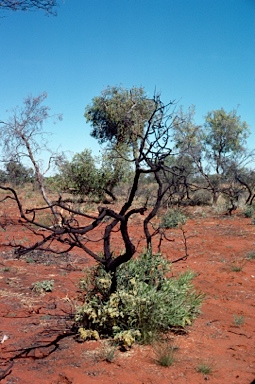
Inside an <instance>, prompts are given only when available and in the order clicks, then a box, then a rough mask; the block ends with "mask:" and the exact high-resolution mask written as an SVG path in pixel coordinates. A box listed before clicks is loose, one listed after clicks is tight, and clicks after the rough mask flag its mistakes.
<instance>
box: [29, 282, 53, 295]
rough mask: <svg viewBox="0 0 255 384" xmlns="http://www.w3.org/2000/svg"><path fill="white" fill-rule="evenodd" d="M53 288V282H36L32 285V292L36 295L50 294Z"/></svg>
mask: <svg viewBox="0 0 255 384" xmlns="http://www.w3.org/2000/svg"><path fill="white" fill-rule="evenodd" d="M53 287H54V280H43V281H37V282H35V283H33V284H32V290H33V292H36V293H37V294H42V293H44V292H52V290H53Z"/></svg>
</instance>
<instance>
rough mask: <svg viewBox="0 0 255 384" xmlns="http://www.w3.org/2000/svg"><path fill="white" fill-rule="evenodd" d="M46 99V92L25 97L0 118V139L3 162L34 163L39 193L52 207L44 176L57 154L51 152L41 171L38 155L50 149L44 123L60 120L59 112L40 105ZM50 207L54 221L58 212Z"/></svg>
mask: <svg viewBox="0 0 255 384" xmlns="http://www.w3.org/2000/svg"><path fill="white" fill-rule="evenodd" d="M46 98H47V94H46V93H42V94H41V95H39V96H38V97H32V96H30V97H28V98H26V99H25V100H24V107H23V108H20V109H19V108H16V109H15V110H14V111H13V115H12V116H11V117H10V119H9V121H7V122H4V121H0V124H1V125H0V139H1V142H2V149H3V159H2V161H5V162H8V161H10V160H12V161H13V160H16V161H21V159H24V158H26V159H29V161H30V162H31V164H32V166H33V169H34V172H35V177H36V181H37V183H38V186H39V189H40V192H41V195H42V197H43V199H44V201H45V202H46V204H47V206H52V204H51V201H50V200H49V198H48V196H47V193H46V191H45V187H44V180H43V177H44V174H45V173H46V172H47V171H48V170H49V168H50V166H51V163H52V161H53V159H54V158H55V157H56V156H57V155H56V153H55V154H53V153H51V155H50V158H49V161H48V165H47V168H46V169H45V170H44V171H42V162H41V160H40V159H38V158H37V156H38V154H39V153H40V152H41V151H42V150H47V151H49V149H48V147H47V141H46V139H45V132H44V131H43V124H44V123H45V122H46V121H47V120H50V119H54V118H55V119H61V115H51V114H50V108H49V107H47V106H44V105H42V104H43V102H44V100H45V99H46ZM50 152H51V151H50ZM51 209H52V213H53V214H54V215H55V220H54V222H56V221H57V215H56V213H55V211H54V208H53V207H52V208H51Z"/></svg>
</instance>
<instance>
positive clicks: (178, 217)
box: [160, 209, 187, 229]
mask: <svg viewBox="0 0 255 384" xmlns="http://www.w3.org/2000/svg"><path fill="white" fill-rule="evenodd" d="M186 221H187V217H186V216H185V215H184V213H182V212H181V211H180V210H179V209H172V210H169V211H168V212H166V213H165V214H164V215H163V217H162V219H161V223H160V227H161V228H165V229H169V228H177V227H178V226H179V225H184V224H185V223H186Z"/></svg>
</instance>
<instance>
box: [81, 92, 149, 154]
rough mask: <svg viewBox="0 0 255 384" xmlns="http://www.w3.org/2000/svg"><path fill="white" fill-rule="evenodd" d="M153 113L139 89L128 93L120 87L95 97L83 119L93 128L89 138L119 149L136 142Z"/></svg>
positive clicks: (147, 100)
mask: <svg viewBox="0 0 255 384" xmlns="http://www.w3.org/2000/svg"><path fill="white" fill-rule="evenodd" d="M153 111H154V103H153V101H152V100H150V99H148V98H147V96H146V94H145V91H144V89H143V88H142V87H140V88H136V87H133V88H132V89H130V90H129V89H126V88H122V87H120V86H119V87H108V88H107V89H106V90H104V91H103V92H102V93H101V96H98V97H94V99H93V100H92V104H91V105H88V106H87V107H86V109H85V114H84V116H85V118H86V120H87V122H89V123H91V125H92V131H91V136H92V137H94V138H96V139H97V140H98V141H99V143H101V144H103V143H110V144H111V145H113V146H115V147H116V146H117V147H120V146H125V145H131V146H132V145H134V144H135V143H136V141H137V140H138V138H139V137H140V136H141V135H142V134H143V130H144V125H145V123H146V122H147V121H148V119H149V118H150V117H151V115H152V113H153ZM122 149H123V148H122ZM125 149H127V148H125Z"/></svg>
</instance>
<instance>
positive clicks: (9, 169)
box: [5, 160, 34, 186]
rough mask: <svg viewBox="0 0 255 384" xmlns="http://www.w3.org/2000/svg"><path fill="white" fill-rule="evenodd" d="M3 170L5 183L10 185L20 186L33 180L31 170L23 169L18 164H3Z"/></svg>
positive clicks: (14, 162) (13, 162)
mask: <svg viewBox="0 0 255 384" xmlns="http://www.w3.org/2000/svg"><path fill="white" fill-rule="evenodd" d="M5 169H6V177H7V182H9V183H10V184H11V185H14V186H17V185H22V184H25V183H27V182H31V181H32V180H33V177H34V172H33V169H32V168H27V167H24V165H23V164H21V163H20V162H17V161H13V160H11V161H9V162H8V163H6V164H5Z"/></svg>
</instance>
